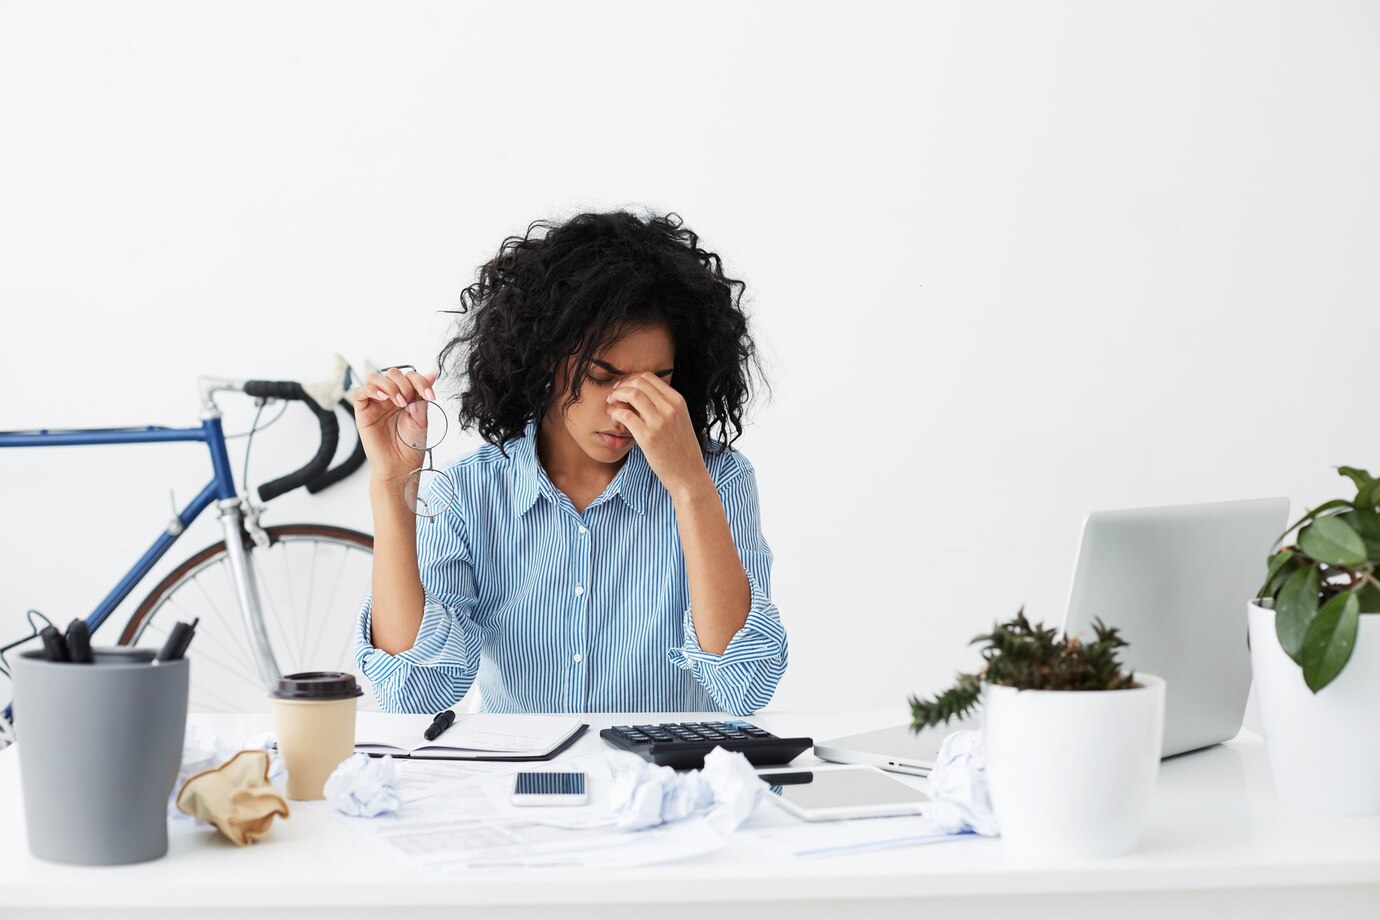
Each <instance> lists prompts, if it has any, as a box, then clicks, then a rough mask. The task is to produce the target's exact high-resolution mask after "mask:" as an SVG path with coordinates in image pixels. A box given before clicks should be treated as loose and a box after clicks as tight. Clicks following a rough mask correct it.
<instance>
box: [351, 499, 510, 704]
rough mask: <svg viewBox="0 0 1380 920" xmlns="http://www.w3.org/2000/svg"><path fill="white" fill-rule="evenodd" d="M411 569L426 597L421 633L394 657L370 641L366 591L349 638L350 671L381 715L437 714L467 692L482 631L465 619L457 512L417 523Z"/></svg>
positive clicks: (466, 589)
mask: <svg viewBox="0 0 1380 920" xmlns="http://www.w3.org/2000/svg"><path fill="white" fill-rule="evenodd" d="M417 563H418V568H419V570H420V573H421V579H422V589H423V591H424V592H425V597H426V600H425V607H424V608H423V611H422V624H421V628H420V629H419V630H418V631H417V638H416V640H415V641H414V642H413V644H412V647H411V648H409V649H407V650H406V651H402V652H399V653H397V654H395V655H394V654H389V653H388V652H385V651H384V650H382V649H380V648H376V647H375V646H374V644H373V642H372V638H371V637H372V630H371V625H370V624H371V613H372V608H373V595H372V593H371V594H370V595H369V596H368V597H366V598H365V599H364V606H363V607H362V608H361V610H360V613H359V624H358V629H357V631H356V635H355V648H354V660H355V665H356V667H358V668H359V669H360V671H361V673H363V674H364V676H365V677H366V678H368V679H369V682H370V684H372V685H373V688H374V697H375V699H377V700H378V704H379V708H380V709H382V710H383V711H384V712H439V711H441V710H443V709H447V708H449V707H450V706H452V705H454V704H455V702H456V701H458V700H459V699H460V698H461V697H463V696H464V695H465V694H466V692H468V691H469V689H470V684H472V683H473V682H474V676H475V674H476V673H477V672H478V670H479V660H480V650H481V648H482V646H483V632H482V630H481V629H480V628H479V626H478V624H476V623H475V622H474V620H473V618H472V614H473V613H474V610H475V607H476V605H477V600H476V599H477V597H478V592H477V590H476V586H475V579H474V570H473V567H472V566H471V564H470V556H469V551H468V548H467V544H466V540H465V534H464V526H463V520H462V519H461V517H460V514H459V512H458V511H457V510H451V511H448V512H446V513H444V514H442V515H440V516H438V517H437V518H435V519H434V520H432V521H431V522H427V521H425V520H422V519H419V520H418V524H417Z"/></svg>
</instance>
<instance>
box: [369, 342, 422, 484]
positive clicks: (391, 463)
mask: <svg viewBox="0 0 1380 920" xmlns="http://www.w3.org/2000/svg"><path fill="white" fill-rule="evenodd" d="M435 382H436V372H435V371H432V372H431V373H430V374H421V373H419V372H417V371H415V370H407V371H404V370H401V369H399V368H396V367H394V368H389V369H388V370H387V371H385V372H383V373H380V374H370V375H369V376H368V377H366V378H364V382H363V383H361V384H360V385H359V386H357V387H355V388H354V389H353V390H351V391H350V400H351V401H352V402H353V403H354V407H355V425H356V427H358V428H359V441H360V443H361V444H363V445H364V454H365V456H367V457H368V458H369V472H370V475H371V476H372V477H373V478H374V479H376V480H380V481H382V482H386V483H396V484H399V485H401V483H402V482H403V481H404V480H406V479H407V477H408V476H409V475H410V474H411V473H412V471H413V470H415V469H417V467H419V466H421V465H422V451H420V450H414V449H412V448H410V447H408V446H407V445H406V444H404V443H403V442H402V440H401V439H400V438H399V437H398V434H397V429H396V427H395V426H396V425H397V422H396V421H395V420H394V419H395V418H396V416H397V414H398V413H399V412H403V411H405V407H406V406H407V404H408V403H410V402H412V401H413V400H416V399H429V400H432V401H435V399H436V394H435V393H434V392H433V391H432V389H431V385H432V384H433V383H435ZM418 415H420V416H421V417H420V419H419V421H418V425H419V426H420V427H421V428H422V429H425V427H426V414H425V413H424V412H419V413H418Z"/></svg>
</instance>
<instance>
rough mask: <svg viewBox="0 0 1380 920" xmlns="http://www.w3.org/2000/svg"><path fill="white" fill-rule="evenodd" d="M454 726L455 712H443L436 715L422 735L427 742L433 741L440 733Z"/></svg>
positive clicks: (448, 710) (449, 710)
mask: <svg viewBox="0 0 1380 920" xmlns="http://www.w3.org/2000/svg"><path fill="white" fill-rule="evenodd" d="M454 724H455V711H454V710H451V709H447V710H445V711H444V712H438V713H436V718H434V719H432V720H431V725H430V726H429V727H428V728H427V730H426V731H425V732H423V733H422V734H423V735H424V736H425V738H426V740H428V741H435V740H436V739H437V738H439V737H441V732H443V731H445V730H446V729H448V728H450V727H451V726H452V725H454Z"/></svg>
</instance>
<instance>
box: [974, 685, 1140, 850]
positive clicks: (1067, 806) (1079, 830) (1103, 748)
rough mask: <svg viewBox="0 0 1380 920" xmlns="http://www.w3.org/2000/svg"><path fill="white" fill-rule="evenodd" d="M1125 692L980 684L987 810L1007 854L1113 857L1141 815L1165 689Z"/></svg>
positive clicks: (1135, 832) (1131, 837) (1136, 833)
mask: <svg viewBox="0 0 1380 920" xmlns="http://www.w3.org/2000/svg"><path fill="white" fill-rule="evenodd" d="M1135 680H1136V683H1137V684H1139V685H1140V686H1137V687H1132V688H1129V689H1126V690H1016V689H1014V688H1012V687H1002V686H997V685H995V684H984V685H983V713H982V732H983V748H984V751H985V755H986V759H987V777H988V786H989V789H990V792H991V796H992V810H993V811H994V812H995V813H996V816H997V824H998V825H999V826H1000V828H1001V836H1002V839H1003V840H1005V841H1006V843H1005V845H1006V847H1007V848H1009V849H1011V850H1013V851H1021V852H1035V853H1039V854H1042V855H1055V854H1057V855H1069V856H1114V855H1116V854H1118V853H1125V852H1127V851H1128V850H1130V849H1131V848H1133V847H1134V846H1135V845H1136V841H1137V840H1138V839H1139V838H1140V834H1141V831H1142V830H1143V829H1144V827H1145V819H1146V817H1147V815H1148V814H1149V809H1150V796H1151V794H1152V793H1153V792H1154V790H1155V778H1156V777H1157V776H1158V775H1159V768H1160V745H1161V744H1162V742H1163V736H1164V681H1163V680H1162V679H1160V678H1158V677H1155V676H1153V675H1150V674H1140V673H1137V674H1136V675H1135Z"/></svg>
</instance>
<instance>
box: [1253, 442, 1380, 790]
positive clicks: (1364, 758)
mask: <svg viewBox="0 0 1380 920" xmlns="http://www.w3.org/2000/svg"><path fill="white" fill-rule="evenodd" d="M1337 470H1338V472H1339V473H1341V475H1343V476H1345V477H1346V478H1348V479H1350V480H1351V482H1352V484H1353V485H1355V486H1356V496H1355V498H1351V499H1343V498H1335V499H1333V500H1331V501H1328V502H1324V503H1323V504H1321V505H1319V506H1318V507H1316V508H1314V509H1313V510H1312V511H1309V512H1308V513H1307V514H1305V515H1304V516H1303V517H1301V518H1300V519H1299V520H1298V521H1297V522H1296V523H1295V524H1294V525H1293V526H1291V527H1290V528H1289V529H1288V530H1286V531H1285V532H1284V533H1283V534H1282V535H1281V536H1280V538H1279V540H1277V541H1275V546H1274V547H1273V548H1272V551H1271V555H1270V559H1269V570H1268V574H1267V576H1266V578H1265V584H1264V585H1262V586H1261V589H1260V592H1259V594H1258V595H1257V596H1256V599H1255V601H1254V602H1252V603H1251V605H1250V608H1249V612H1248V622H1249V628H1250V644H1251V670H1252V672H1253V673H1254V677H1255V692H1256V700H1257V702H1258V703H1259V706H1260V721H1261V723H1262V726H1263V728H1264V731H1265V749H1266V752H1267V754H1268V756H1269V760H1270V772H1271V773H1272V774H1273V775H1274V779H1275V789H1276V791H1277V792H1278V793H1279V797H1280V800H1281V801H1282V802H1284V803H1285V804H1286V805H1289V806H1291V807H1295V808H1300V809H1303V810H1306V811H1317V812H1324V813H1327V814H1339V815H1375V814H1380V616H1375V614H1380V480H1377V479H1376V478H1375V477H1373V476H1372V475H1371V474H1370V473H1368V472H1366V471H1365V470H1362V469H1357V468H1356V467H1350V466H1341V467H1338V468H1337ZM1295 531H1298V534H1297V537H1296V539H1295V540H1294V542H1293V543H1290V544H1287V545H1285V544H1284V540H1285V538H1287V537H1288V536H1289V534H1291V533H1294V532H1295Z"/></svg>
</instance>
